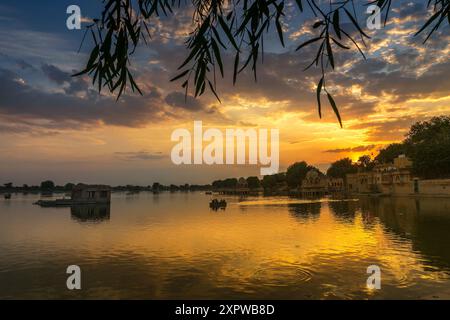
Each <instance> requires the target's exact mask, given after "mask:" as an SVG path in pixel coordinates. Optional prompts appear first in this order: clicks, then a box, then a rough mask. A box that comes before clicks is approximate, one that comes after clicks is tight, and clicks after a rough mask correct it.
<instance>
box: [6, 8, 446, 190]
mask: <svg viewBox="0 0 450 320" xmlns="http://www.w3.org/2000/svg"><path fill="white" fill-rule="evenodd" d="M425 3H426V1H422V0H415V1H396V2H395V7H394V8H393V12H392V13H391V16H390V19H389V22H388V25H387V26H386V27H385V28H383V29H381V30H374V31H368V33H369V34H370V36H372V39H370V40H369V41H367V48H366V49H365V53H366V55H367V60H366V61H364V60H363V59H362V58H361V56H360V55H358V54H356V52H355V51H354V50H352V51H351V52H342V51H341V54H337V57H336V60H337V65H338V68H337V69H336V71H335V72H334V73H332V74H329V79H330V80H329V81H331V82H333V84H334V86H332V92H333V95H334V97H335V99H336V101H337V103H338V105H339V107H340V112H341V116H342V118H343V126H344V128H343V129H341V128H340V126H339V124H338V122H337V121H336V118H335V116H334V114H333V112H332V110H331V107H329V105H328V104H327V103H325V97H324V98H323V101H324V107H323V109H324V111H323V113H324V117H323V118H322V119H319V116H318V113H317V104H316V98H315V86H316V83H317V82H318V80H319V78H320V76H319V70H318V69H314V68H312V69H310V70H308V71H303V69H304V68H305V67H306V66H307V65H308V64H309V63H310V61H311V57H312V55H313V54H314V53H315V51H316V50H317V47H315V46H311V47H310V48H306V49H305V50H304V51H300V52H295V51H294V49H295V48H296V46H298V44H300V43H301V42H303V41H305V40H306V39H308V38H311V37H312V36H313V33H312V31H311V30H312V28H311V24H312V23H314V21H315V19H313V18H312V16H311V14H309V13H306V14H304V15H302V16H300V17H299V15H298V14H297V13H298V9H297V7H295V6H294V4H295V1H292V4H291V5H290V6H288V7H287V8H286V13H287V14H286V17H285V19H284V20H283V21H284V25H283V28H284V31H285V38H286V40H288V41H287V43H286V48H282V47H281V45H279V44H278V40H277V38H276V37H277V36H276V33H271V34H270V35H267V46H266V47H265V49H266V52H265V55H264V64H259V65H258V82H257V83H254V81H253V78H252V75H251V74H250V73H248V72H247V73H245V72H244V73H242V74H241V75H240V77H239V78H238V81H237V85H236V86H235V87H233V85H232V81H231V76H232V60H231V59H232V57H231V55H230V56H229V57H227V59H225V60H227V61H226V67H225V79H224V80H222V81H220V82H219V85H218V93H219V95H220V97H221V100H222V103H218V101H217V100H216V99H215V98H214V96H213V95H212V94H209V93H207V94H205V95H203V96H201V97H200V98H197V99H194V98H192V97H189V98H188V99H187V102H186V103H185V100H184V93H183V91H182V89H181V87H180V83H179V82H177V83H170V82H169V79H170V78H172V77H173V76H175V75H176V74H177V67H178V65H179V64H180V63H181V62H182V61H183V60H184V58H185V57H186V54H187V51H186V50H185V49H184V40H185V39H186V36H187V34H188V32H189V30H191V28H192V26H191V14H192V12H191V11H190V10H189V8H184V9H180V10H177V11H176V14H175V15H174V16H171V17H170V18H167V19H160V20H155V21H154V22H153V26H152V30H151V31H152V36H153V38H152V40H151V41H150V43H149V45H148V46H144V45H143V46H141V47H139V48H138V50H137V53H136V54H135V56H134V58H133V64H132V69H133V70H134V72H135V74H136V77H137V82H138V84H139V85H140V87H141V89H142V90H143V92H144V96H139V95H134V94H132V93H130V94H126V95H124V96H123V97H122V98H120V99H119V101H118V102H116V101H115V96H114V95H111V94H110V93H109V92H108V91H107V90H105V91H102V93H101V94H99V93H98V92H97V91H96V90H95V89H94V88H93V87H92V86H91V85H90V83H91V82H90V81H91V80H90V78H89V77H87V76H86V77H78V78H72V77H70V75H71V74H73V73H74V72H75V71H79V70H81V69H82V68H83V67H84V65H85V63H86V61H87V58H88V49H89V48H90V47H89V45H90V44H89V42H87V43H85V46H84V47H83V49H82V50H81V52H80V53H77V50H78V47H79V45H80V42H81V39H82V37H83V33H84V31H83V30H72V31H71V30H68V29H67V28H66V19H67V16H68V15H67V14H66V8H67V6H68V5H71V4H77V5H79V6H80V7H81V11H82V15H83V17H84V19H83V21H88V20H89V19H90V18H93V17H97V16H99V15H100V12H101V1H92V0H84V1H79V0H77V1H73V0H70V1H65V0H64V1H30V0H28V1H20V3H19V2H18V1H12V0H3V1H2V2H1V4H0V137H1V139H0V183H5V182H9V181H11V182H14V184H16V185H21V184H23V183H28V184H38V183H39V182H40V181H42V180H44V179H52V180H54V181H55V182H56V183H58V184H63V183H66V182H69V181H70V182H87V183H107V184H113V185H117V184H140V185H149V184H152V183H153V182H155V181H158V182H161V183H165V184H169V183H176V184H181V183H209V182H211V181H212V180H214V179H219V178H225V177H230V176H231V177H239V176H249V175H258V174H259V168H260V166H259V165H258V166H249V165H245V166H207V165H202V166H175V165H173V164H172V162H171V160H170V151H171V149H172V147H173V146H174V143H173V142H171V140H170V136H171V133H172V131H173V130H175V129H177V128H186V129H189V130H191V131H192V127H193V121H194V120H201V121H203V124H204V126H205V127H214V128H219V129H223V130H225V128H267V129H271V128H275V129H279V130H280V162H281V163H280V169H281V170H285V169H286V167H287V166H288V165H289V164H291V163H293V162H295V161H300V160H305V161H307V162H308V163H310V164H313V165H316V166H318V167H319V168H321V169H322V170H326V168H327V166H328V165H329V164H330V163H331V162H333V161H335V160H337V159H340V158H343V157H347V156H348V157H350V158H352V159H353V160H357V159H358V157H359V156H360V155H363V154H373V155H376V154H377V150H379V149H380V148H381V147H383V146H385V145H386V144H389V143H391V142H394V141H399V140H402V138H403V137H404V134H405V133H406V132H407V131H408V128H409V126H410V125H411V124H412V123H414V122H416V121H420V120H424V119H427V118H430V117H432V116H435V115H448V114H450V77H449V76H448V75H449V74H450V60H449V58H448V57H449V52H450V41H449V39H450V35H449V33H448V24H445V25H444V26H443V28H442V29H441V31H440V32H438V33H436V34H435V35H434V36H433V37H432V38H431V39H430V40H429V41H428V42H427V43H426V44H422V41H423V37H422V36H418V37H413V34H414V33H415V31H417V30H418V29H419V28H420V26H421V25H422V24H423V22H424V18H425V16H429V13H428V14H426V15H425V13H426V8H425ZM305 23H306V24H305ZM83 25H84V26H86V23H84V24H83ZM231 53H232V52H231V51H230V54H231Z"/></svg>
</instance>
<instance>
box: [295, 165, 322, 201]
mask: <svg viewBox="0 0 450 320" xmlns="http://www.w3.org/2000/svg"><path fill="white" fill-rule="evenodd" d="M301 194H302V196H304V197H321V196H324V195H326V194H328V178H327V177H326V176H325V175H324V174H323V173H321V172H319V171H317V170H315V169H311V170H309V171H308V172H307V173H306V177H305V179H303V181H302V183H301Z"/></svg>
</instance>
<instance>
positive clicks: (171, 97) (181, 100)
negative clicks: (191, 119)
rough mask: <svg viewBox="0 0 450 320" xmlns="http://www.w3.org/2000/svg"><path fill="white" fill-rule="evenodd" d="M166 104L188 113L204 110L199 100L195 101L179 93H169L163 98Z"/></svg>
mask: <svg viewBox="0 0 450 320" xmlns="http://www.w3.org/2000/svg"><path fill="white" fill-rule="evenodd" d="M165 101H166V103H167V104H168V105H169V106H171V107H174V108H180V109H185V110H188V111H200V110H203V109H204V108H205V106H204V105H203V104H202V102H201V100H200V99H195V98H194V97H192V96H190V95H187V96H186V95H185V94H184V93H181V92H171V93H169V94H168V95H167V96H166V98H165Z"/></svg>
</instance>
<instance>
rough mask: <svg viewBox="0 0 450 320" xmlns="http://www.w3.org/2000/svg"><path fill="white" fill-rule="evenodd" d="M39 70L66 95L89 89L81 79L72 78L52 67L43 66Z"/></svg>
mask: <svg viewBox="0 0 450 320" xmlns="http://www.w3.org/2000/svg"><path fill="white" fill-rule="evenodd" d="M41 69H42V71H43V72H44V74H45V75H46V76H47V78H48V79H49V80H51V81H53V82H55V83H56V84H58V85H60V86H62V88H63V89H64V91H65V92H66V93H67V94H75V93H77V92H82V91H87V90H88V88H89V83H88V82H87V81H85V80H84V79H83V78H82V77H72V76H71V74H70V73H69V72H66V71H63V70H61V69H59V68H58V67H56V66H54V65H50V64H43V65H42V67H41Z"/></svg>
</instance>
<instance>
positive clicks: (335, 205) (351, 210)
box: [328, 201, 359, 223]
mask: <svg viewBox="0 0 450 320" xmlns="http://www.w3.org/2000/svg"><path fill="white" fill-rule="evenodd" d="M328 205H329V206H330V209H331V212H332V213H333V214H334V216H335V217H336V218H337V219H338V220H339V221H342V222H345V223H354V221H355V216H356V213H357V210H358V207H359V205H358V202H356V201H330V202H329V203H328Z"/></svg>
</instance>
